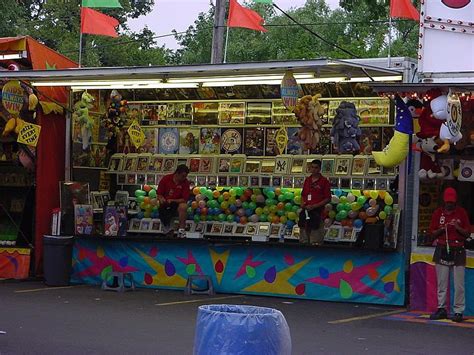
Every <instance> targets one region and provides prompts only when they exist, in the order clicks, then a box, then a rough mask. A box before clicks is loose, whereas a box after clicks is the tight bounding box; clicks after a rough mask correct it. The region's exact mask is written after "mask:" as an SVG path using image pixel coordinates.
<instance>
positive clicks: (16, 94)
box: [2, 80, 23, 116]
mask: <svg viewBox="0 0 474 355" xmlns="http://www.w3.org/2000/svg"><path fill="white" fill-rule="evenodd" d="M2 104H3V107H5V109H6V110H7V111H8V112H9V113H11V114H12V115H15V116H17V115H18V114H19V113H20V111H21V108H22V107H23V89H22V88H21V85H20V82H19V81H18V80H13V81H9V82H8V83H6V84H5V85H4V86H3V89H2Z"/></svg>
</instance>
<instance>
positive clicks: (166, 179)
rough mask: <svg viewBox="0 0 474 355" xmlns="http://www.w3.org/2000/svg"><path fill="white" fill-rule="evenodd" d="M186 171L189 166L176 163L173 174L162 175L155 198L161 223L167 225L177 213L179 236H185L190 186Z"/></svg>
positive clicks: (187, 171)
mask: <svg viewBox="0 0 474 355" xmlns="http://www.w3.org/2000/svg"><path fill="white" fill-rule="evenodd" d="M188 173H189V168H188V167H187V166H186V165H184V164H181V165H178V167H177V168H176V171H175V172H174V173H173V174H168V175H165V176H163V178H162V179H161V180H160V183H159V184H158V190H157V191H156V193H157V196H156V198H157V199H158V201H159V202H160V208H159V209H158V212H159V216H160V219H161V222H162V223H163V225H164V226H165V227H169V224H170V222H171V219H172V218H173V217H174V216H176V214H178V218H179V230H178V237H179V238H184V237H185V236H186V235H185V227H186V210H187V208H188V205H187V202H188V200H189V195H190V191H189V190H190V186H189V181H188V179H187V177H188Z"/></svg>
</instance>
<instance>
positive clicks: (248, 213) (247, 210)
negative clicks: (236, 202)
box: [245, 208, 253, 217]
mask: <svg viewBox="0 0 474 355" xmlns="http://www.w3.org/2000/svg"><path fill="white" fill-rule="evenodd" d="M245 215H246V216H247V217H250V216H251V215H253V210H252V209H251V208H247V209H246V210H245Z"/></svg>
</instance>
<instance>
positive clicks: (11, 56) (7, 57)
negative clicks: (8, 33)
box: [0, 53, 23, 60]
mask: <svg viewBox="0 0 474 355" xmlns="http://www.w3.org/2000/svg"><path fill="white" fill-rule="evenodd" d="M21 58H23V54H22V53H12V54H0V60H11V59H21Z"/></svg>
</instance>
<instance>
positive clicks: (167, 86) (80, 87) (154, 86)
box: [70, 83, 199, 90]
mask: <svg viewBox="0 0 474 355" xmlns="http://www.w3.org/2000/svg"><path fill="white" fill-rule="evenodd" d="M70 86H71V89H73V90H87V89H91V90H93V89H104V90H107V89H109V90H112V89H130V90H131V89H196V88H198V87H199V84H198V83H182V84H168V83H156V84H139V85H137V84H134V85H131V84H122V85H120V84H109V85H95V86H93V85H70Z"/></svg>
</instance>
